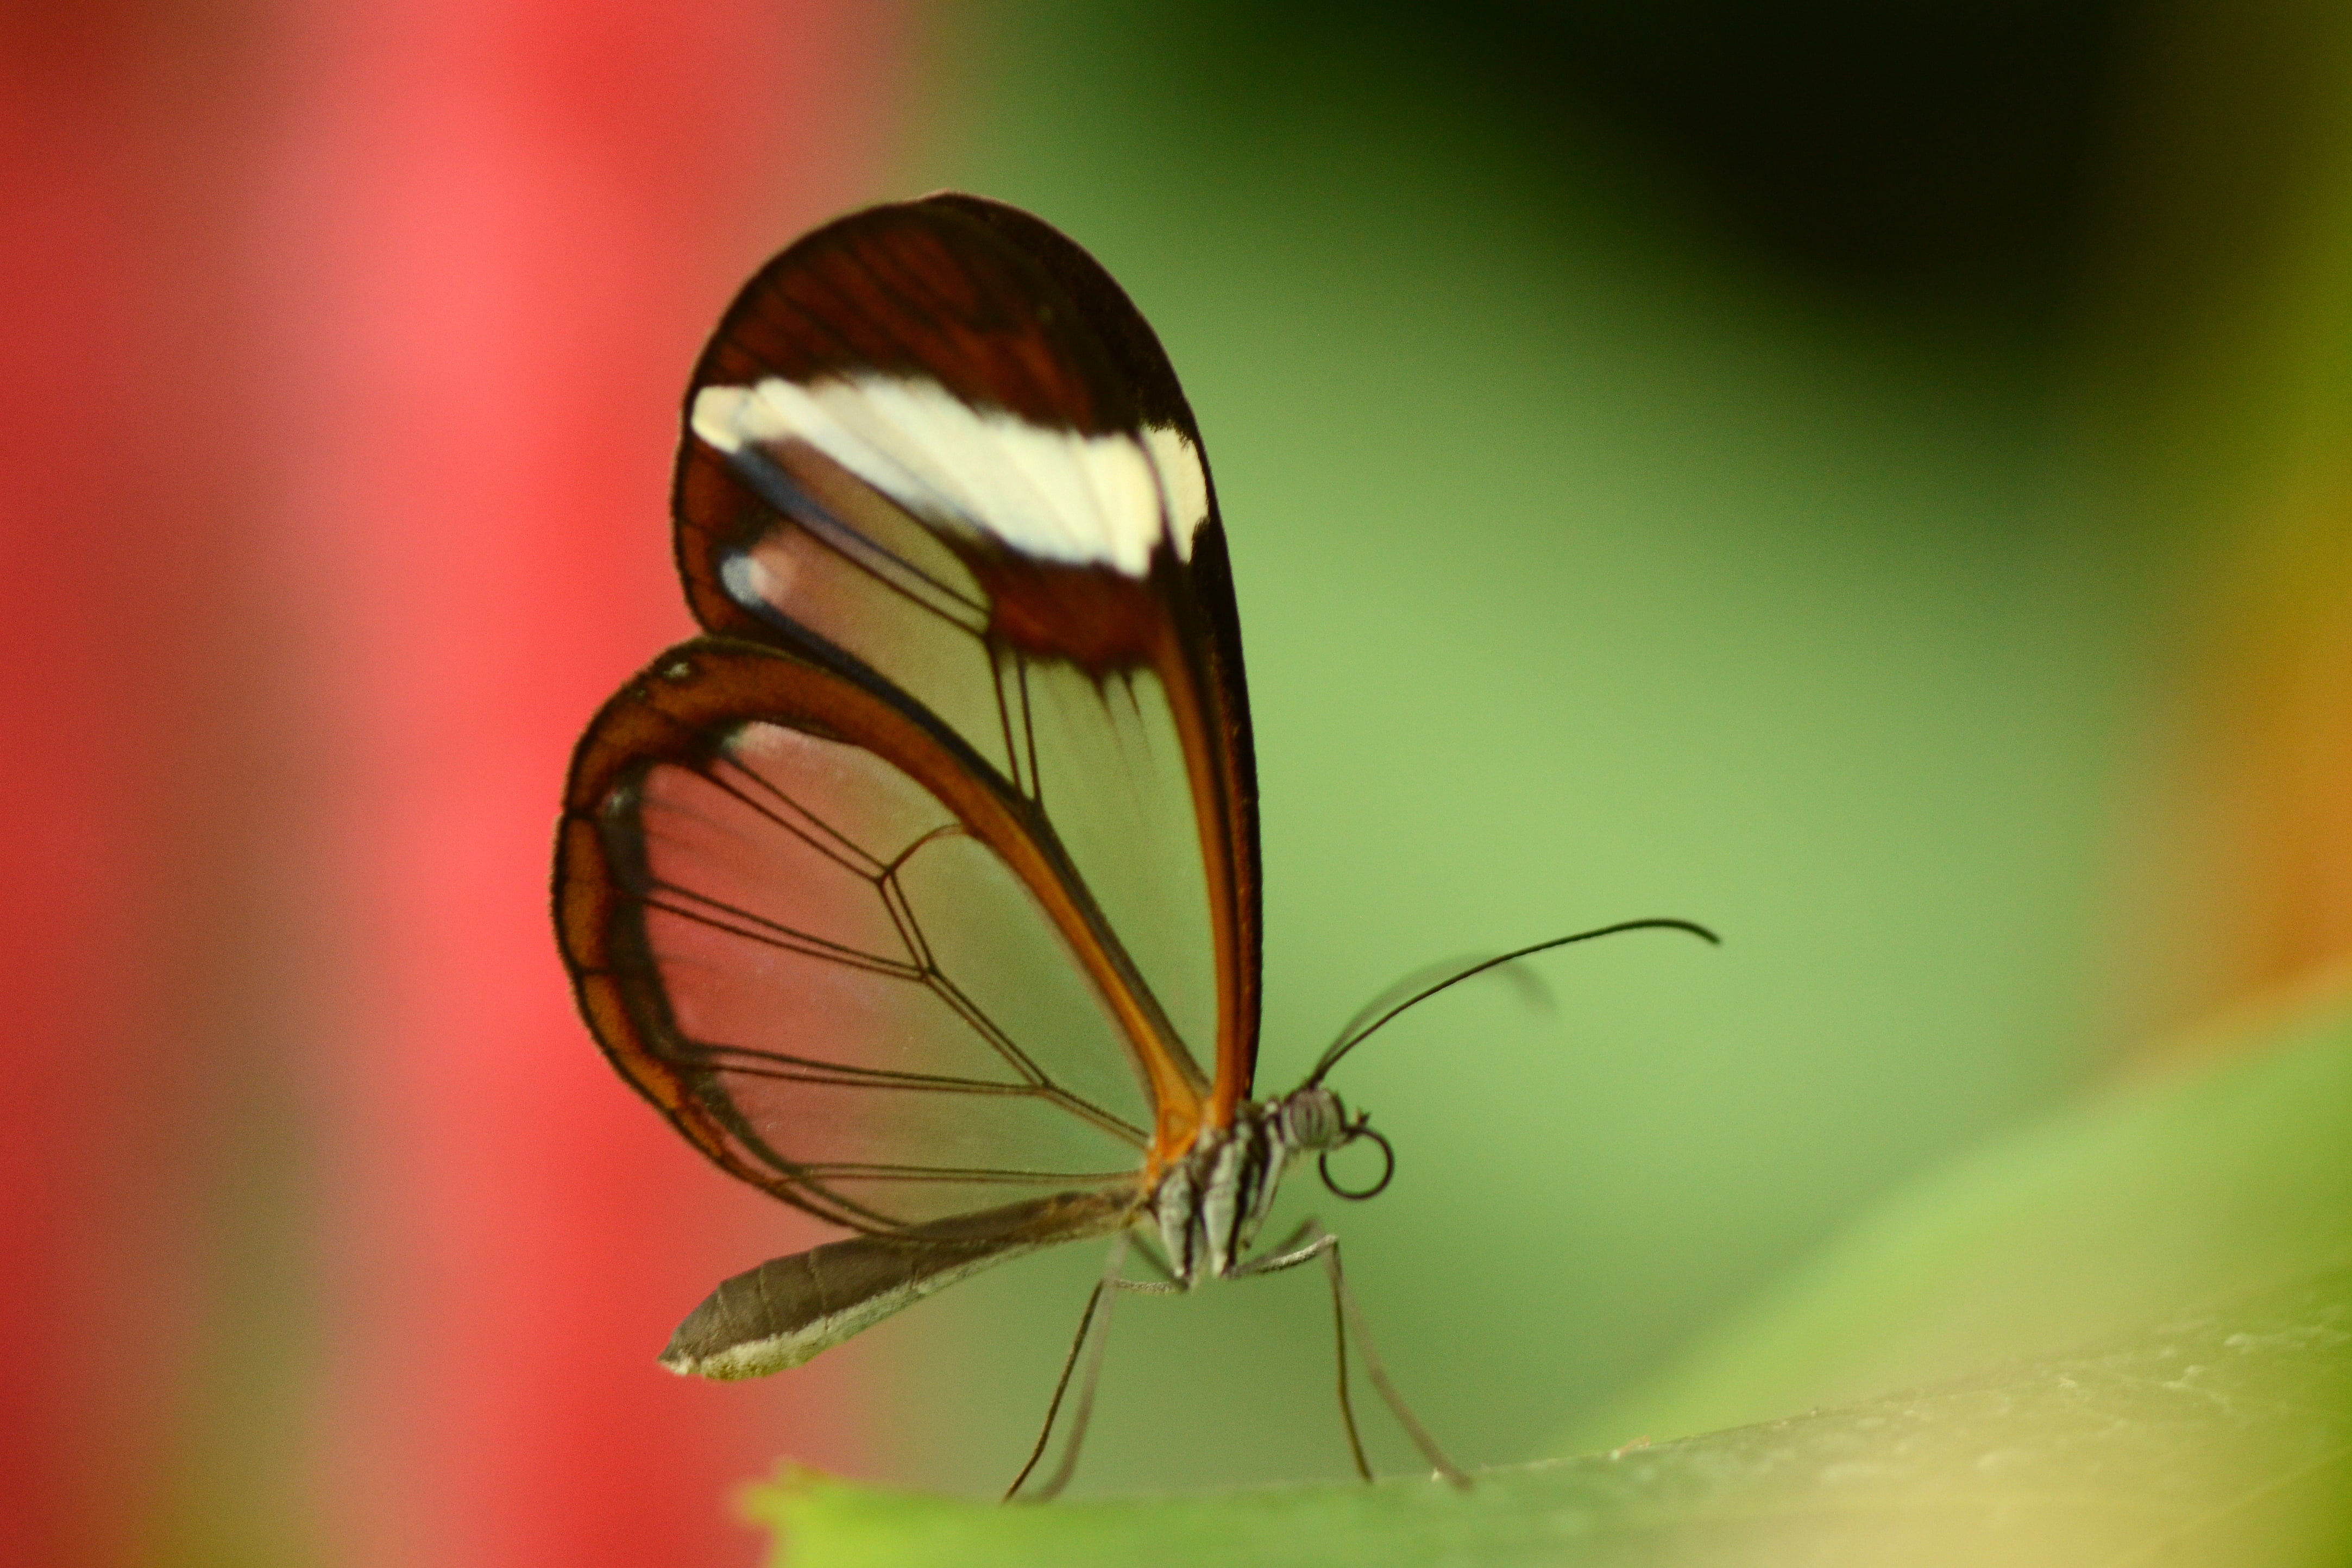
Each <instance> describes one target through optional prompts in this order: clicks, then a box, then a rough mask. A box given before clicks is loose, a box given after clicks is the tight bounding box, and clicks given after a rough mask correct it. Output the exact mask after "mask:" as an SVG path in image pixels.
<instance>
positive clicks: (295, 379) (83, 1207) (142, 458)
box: [0, 0, 903, 1565]
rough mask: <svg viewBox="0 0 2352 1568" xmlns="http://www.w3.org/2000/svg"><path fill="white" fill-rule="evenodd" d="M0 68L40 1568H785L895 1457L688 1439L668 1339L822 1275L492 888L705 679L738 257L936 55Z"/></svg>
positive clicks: (97, 19) (28, 1290)
mask: <svg viewBox="0 0 2352 1568" xmlns="http://www.w3.org/2000/svg"><path fill="white" fill-rule="evenodd" d="M0 29H5V40H4V43H5V47H0V70H5V79H0V127H5V130H0V180H5V210H6V212H7V213H8V214H9V220H8V225H7V226H8V231H9V235H10V238H9V241H8V243H7V244H6V246H5V247H0V278H4V279H5V283H0V291H4V292H5V298H6V302H7V303H6V309H7V314H8V320H9V325H8V330H7V334H6V338H5V350H0V356H5V358H0V364H4V365H5V371H0V398H5V419H0V424H5V428H6V429H7V431H8V433H9V445H10V448H11V450H12V453H13V455H12V456H11V458H10V459H9V461H8V462H7V463H5V465H0V506H5V511H6V514H7V516H8V517H10V519H11V526H10V527H9V528H8V529H7V530H6V534H5V549H6V551H7V558H8V559H7V567H6V570H7V573H8V576H9V579H10V581H11V584H12V588H13V589H16V591H12V592H11V594H10V596H9V603H10V614H9V615H8V616H7V617H5V619H0V638H5V650H6V653H7V655H8V664H9V667H10V668H12V669H13V670H15V671H16V672H17V677H16V689H15V690H14V691H13V692H12V693H11V694H10V696H9V698H8V701H7V702H6V704H5V707H0V724H5V732H0V733H5V742H0V744H5V754H6V755H7V756H8V757H9V758H12V759H15V765H14V766H12V767H10V768H7V769H6V770H5V785H0V789H5V790H6V792H7V804H8V809H9V810H10V812H11V814H12V816H13V819H14V820H15V821H17V822H19V823H20V824H24V831H20V832H18V833H16V834H13V835H11V837H10V841H9V845H8V849H7V851H6V853H7V855H8V857H9V861H10V864H9V868H8V878H9V881H10V883H11V884H12V886H13V887H14V888H15V889H16V892H17V893H18V894H19V896H16V897H14V898H11V899H9V900H8V901H7V902H6V903H5V905H0V911H5V914H0V918H5V922H6V936H5V942H6V947H7V951H8V952H9V953H10V954H11V955H12V963H11V969H12V972H13V974H14V977H15V985H14V988H13V989H14V1001H13V1004H12V1008H11V1011H12V1014H13V1018H12V1029H13V1030H14V1032H15V1034H16V1040H17V1041H18V1048H17V1049H16V1050H15V1051H12V1053H11V1058H10V1061H11V1074H12V1080H13V1082H14V1085H15V1091H16V1105H17V1106H18V1107H19V1115H18V1117H17V1118H16V1127H15V1129H14V1131H13V1132H12V1134H11V1135H10V1136H9V1137H8V1138H7V1139H6V1140H5V1143H0V1151H5V1152H0V1161H5V1166H0V1169H5V1181H6V1184H7V1190H8V1192H9V1194H10V1207H11V1210H12V1213H11V1216H10V1220H9V1223H8V1226H7V1228H6V1229H5V1233H0V1234H5V1243H0V1245H5V1249H6V1258H5V1277H6V1278H7V1280H8V1281H10V1288H9V1290H8V1291H6V1292H5V1297H0V1302H5V1304H4V1305H0V1313H5V1323H6V1339H7V1343H9V1345H10V1346H11V1347H12V1351H11V1354H9V1355H8V1357H7V1358H6V1370H5V1372H4V1373H0V1377H4V1378H5V1380H6V1384H7V1386H6V1387H5V1392H0V1405H4V1406H5V1408H6V1409H7V1410H8V1411H9V1413H10V1414H9V1416H8V1417H7V1419H6V1421H5V1435H0V1443H5V1464H0V1477H5V1479H0V1493H5V1496H0V1521H5V1522H0V1533H5V1537H6V1538H7V1539H6V1541H5V1544H0V1557H5V1558H6V1560H7V1561H9V1562H12V1563H42V1564H56V1565H68V1564H75V1563H120V1562H123V1561H126V1560H136V1559H139V1558H142V1557H143V1558H151V1559H156V1558H160V1559H168V1560H172V1561H181V1562H203V1561H221V1562H239V1563H266V1562H271V1561H294V1560H312V1559H317V1558H325V1559H329V1560H333V1561H338V1562H343V1563H426V1562H437V1563H497V1562H518V1563H519V1562H564V1563H577V1564H590V1563H646V1562H652V1561H664V1562H721V1561H729V1560H733V1561H744V1560H748V1559H749V1557H750V1556H751V1552H752V1550H753V1545H754V1542H753V1538H752V1537H751V1535H750V1534H749V1533H748V1532H746V1531H743V1529H742V1527H740V1525H737V1524H735V1523H733V1522H732V1521H729V1520H728V1519H726V1518H725V1517H724V1515H723V1514H722V1513H721V1512H720V1511H719V1508H718V1507H717V1506H715V1500H718V1499H720V1498H723V1497H724V1496H725V1495H726V1493H727V1490H728V1488H729V1487H730V1485H732V1484H733V1483H736V1482H738V1481H740V1479H743V1478H746V1477H750V1476H752V1475H756V1474H758V1473H761V1471H762V1470H764V1469H766V1467H767V1466H768V1465H769V1463H770V1462H771V1460H772V1456H773V1455H774V1454H775V1453H776V1452H778V1451H780V1449H782V1448H793V1449H794V1450H796V1451H801V1452H808V1453H813V1454H820V1455H822V1454H826V1453H828V1452H830V1453H832V1454H834V1455H835V1456H837V1457H838V1458H841V1459H844V1460H847V1459H851V1458H854V1455H855V1453H856V1445H857V1443H858V1441H859V1437H858V1433H857V1430H856V1418H855V1414H854V1411H853V1410H852V1409H851V1408H850V1406H849V1405H848V1402H847V1401H845V1399H843V1398H842V1397H841V1396H840V1391H839V1390H837V1389H835V1388H833V1387H832V1386H831V1385H830V1384H829V1381H828V1379H827V1377H826V1376H824V1375H818V1376H816V1377H814V1378H810V1379H801V1380H794V1382H795V1386H793V1387H790V1388H786V1387H782V1386H779V1387H778V1388H777V1389H775V1390H774V1391H773V1393H772V1395H765V1396H761V1397H757V1398H751V1399H739V1400H730V1401H726V1402H724V1408H723V1409H721V1408H719V1407H717V1406H713V1405H712V1404H711V1403H710V1402H708V1401H695V1400H693V1399H691V1398H690V1397H688V1396H690V1395H691V1394H692V1393H694V1392H695V1390H693V1389H691V1388H688V1386H687V1385H683V1384H679V1383H677V1381H676V1380H674V1379H672V1378H671V1377H669V1376H668V1375H667V1374H665V1373H663V1372H662V1371H660V1370H659V1369H658V1368H657V1367H656V1366H655V1364H653V1362H652V1360H651V1353H652V1352H653V1350H654V1349H656V1344H655V1343H650V1342H649V1339H648V1327H647V1325H648V1324H656V1325H657V1324H660V1323H663V1322H668V1321H670V1320H672V1319H674V1318H675V1317H677V1315H678V1314H679V1313H680V1312H682V1311H683V1309H684V1308H685V1307H687V1306H690V1305H691V1304H692V1302H693V1301H694V1300H695V1299H697V1298H698V1296H699V1294H700V1293H701V1292H702V1291H705V1290H707V1289H708V1287H709V1284H710V1282H711V1281H712V1280H713V1279H716V1278H718V1277H719V1275H721V1274H723V1273H725V1272H727V1271H729V1270H730V1269H732V1268H734V1267H738V1266H740V1259H741V1258H743V1257H747V1256H751V1255H753V1254H755V1253H757V1254H760V1255H765V1253H766V1252H767V1251H772V1250H775V1249H778V1244H779V1243H783V1244H787V1245H789V1244H792V1243H793V1238H794V1233H793V1222H792V1221H791V1220H790V1218H787V1217H785V1216H784V1215H783V1214H782V1212H781V1211H780V1210H779V1209H778V1208H777V1207H776V1206H774V1205H772V1204H769V1203H764V1202H760V1201H757V1200H756V1197H755V1195H751V1194H749V1193H745V1194H741V1195H738V1194H734V1193H729V1192H725V1191H723V1190H720V1189H721V1188H723V1186H725V1185H727V1184H720V1183H713V1182H712V1181H710V1180H709V1173H708V1172H707V1170H706V1169H705V1168H703V1167H702V1166H701V1162H699V1161H698V1159H696V1158H695V1157H694V1156H693V1155H691V1154H690V1153H689V1152H688V1151H686V1150H684V1149H683V1148H682V1147H681V1146H680V1145H678V1144H677V1141H676V1140H675V1139H674V1138H673V1136H672V1135H671V1134H670V1133H669V1132H668V1131H667V1128H666V1127H664V1126H663V1125H662V1124H661V1123H660V1121H659V1119H658V1118H656V1117H654V1116H650V1115H648V1114H646V1113H645V1110H644V1108H643V1107H641V1106H639V1105H638V1104H636V1103H635V1102H634V1100H633V1099H632V1098H631V1097H630V1096H628V1095H626V1094H625V1093H616V1092H614V1082H613V1080H612V1078H611V1075H610V1073H609V1071H608V1070H607V1069H606V1068H605V1067H604V1064H603V1063H602V1062H601V1061H599V1060H598V1059H597V1058H596V1055H595V1053H594V1052H593V1051H589V1050H587V1049H585V1048H584V1046H583V1040H582V1034H581V1030H580V1027H579V1025H578V1023H577V1021H576V1020H575V1019H574V1018H573V1017H572V1013H571V1010H570V1006H569V1000H568V997H567V993H566V990H565V988H564V986H563V984H562V975H561V971H560V968H559V967H558V966H557V964H556V961H555V957H554V955H553V953H552V951H551V946H550V940H549V936H548V933H547V929H546V921H545V917H544V912H543V911H542V910H541V909H540V908H537V907H534V906H533V905H532V904H530V903H529V902H527V901H517V900H515V899H513V898H512V897H510V896H509V895H507V894H505V893H504V892H503V891H501V890H504V889H508V888H511V887H513V886H516V885H524V886H528V885H530V883H532V882H534V881H541V882H543V880H544V877H545V874H546V873H545V864H546V859H547V853H548V843H549V834H550V832H551V822H552V815H551V813H552V810H553V802H554V794H553V790H554V788H555V785H554V781H555V780H556V779H559V778H560V777H561V775H562V768H563V765H564V760H565V758H566V755H567V753H568V750H569V747H570V746H571V744H572V739H573V737H575V736H576V734H577V732H578V729H579V727H580V726H581V724H582V722H583V719H584V717H585V716H587V715H588V714H590V713H591V712H592V711H593V709H594V706H595V705H596V704H597V703H598V702H599V701H601V700H602V698H603V697H604V695H606V694H607V692H608V691H609V690H610V689H611V688H612V687H613V686H614V685H615V684H616V683H617V682H618V680H619V679H620V678H621V677H622V676H623V675H624V674H626V673H627V671H628V670H629V669H631V668H632V667H634V666H635V664H637V663H639V662H641V661H642V660H643V659H645V658H646V657H647V656H648V655H649V654H650V653H652V652H653V651H654V650H656V648H658V647H659V646H661V645H662V644H663V643H665V642H667V641H669V640H672V639H674V638H675V637H677V636H678V635H681V634H683V633H684V632H685V631H686V630H687V622H686V619H685V616H684V612H683V611H682V609H681V607H680V605H679V602H678V599H677V591H676V589H675V587H674V585H673V580H672V579H671V575H670V572H669V570H668V566H667V553H668V550H667V538H666V532H667V530H666V526H665V517H666V513H665V504H666V488H667V464H668V455H669V448H670V446H671V444H672V442H673V441H674V439H675V435H674V433H675V428H676V417H677V413H676V407H675V404H676V401H677V387H678V386H679V384H681V377H682V376H683V374H684V369H685V367H686V366H687V365H688V364H689V363H690V362H691V360H692V356H693V354H694V353H695V351H696V350H697V347H698V343H699V340H700V339H701V337H702V336H703V334H704V333H705V332H706V331H707V330H708V328H709V322H710V321H711V320H712V319H715V316H716V313H717V310H718V308H719V306H720V305H721V304H723V302H724V300H725V298H726V296H727V294H728V293H729V292H730V289H731V288H732V287H733V285H734V284H735V283H736V282H737V281H738V280H739V278H740V275H741V273H742V272H743V270H744V268H745V266H746V261H745V258H746V257H747V256H758V255H761V254H764V253H765V251H766V250H768V249H770V248H772V247H773V246H776V245H778V244H780V243H782V240H784V239H785V238H788V237H790V235H792V234H793V232H795V231H797V230H798V229H800V228H802V227H804V226H806V225H808V224H810V223H813V222H814V221H816V220H818V219H820V218H822V217H824V216H825V215H827V214H830V213H832V212H834V211H836V210H838V209H840V208H842V207H843V206H845V205H849V204H854V203H856V201H858V200H861V199H865V198H866V197H867V196H869V195H870V193H871V191H870V186H871V183H872V182H873V181H874V180H875V179H876V178H877V172H876V171H877V163H878V161H879V159H880V157H881V155H882V152H883V137H884V133H885V131H886V128H887V124H888V110H889V107H890V105H891V103H892V101H893V96H894V94H895V93H897V92H898V91H899V90H900V87H899V81H900V77H901V74H902V69H903V68H902V63H901V58H900V56H901V54H902V53H903V50H902V47H901V42H900V29H899V26H898V20H897V18H896V16H895V15H894V13H893V12H892V10H891V9H890V8H889V7H887V6H877V5H871V4H866V3H851V0H795V3H793V4H786V5H769V4H752V3H743V4H729V5H708V6H698V7H689V8H685V9H682V10H673V9H671V8H667V7H646V6H638V5H622V4H579V3H576V0H565V3H562V4H551V3H547V0H476V3H473V4H468V5H448V4H441V3H436V0H390V3H388V4H370V5H353V4H334V3H329V4H312V5H301V6H278V7H247V6H238V5H211V4H206V3H205V0H197V3H195V4H193V5H178V6H172V7H162V8H158V7H152V6H142V5H104V4H101V5H74V6H70V7H68V6H62V5H59V6H45V7H44V6H35V7H31V8H29V9H28V8H26V7H21V6H18V7H11V8H9V10H8V12H7V15H6V18H5V21H0ZM35 584H37V585H38V588H37V591H26V590H27V589H28V588H29V587H30V585H35ZM26 894H29V896H26ZM289 1194H294V1195H299V1200H298V1201H297V1202H295V1203H293V1204H291V1205H289V1203H288V1201H287V1197H288V1195H289ZM289 1212H290V1213H291V1214H292V1215H293V1216H294V1217H295V1218H288V1216H289ZM289 1226H296V1227H299V1228H300V1230H301V1232H302V1233H301V1234H299V1235H296V1234H288V1233H287V1231H288V1228H289ZM320 1255H323V1256H324V1257H326V1258H327V1259H328V1260H330V1262H331V1267H330V1268H328V1269H327V1270H323V1271H322V1270H317V1269H315V1268H311V1267H307V1266H305V1267H298V1266H297V1265H296V1263H295V1261H294V1260H296V1259H298V1258H301V1257H306V1256H307V1257H311V1258H315V1257H318V1256H320ZM722 1259H725V1260H726V1261H722ZM320 1280H323V1281H324V1283H323V1284H320V1283H319V1282H318V1281H320ZM582 1282H585V1283H584V1285H583V1283H582ZM559 1289H560V1290H562V1297H561V1299H558V1298H557V1297H556V1296H555V1295H554V1293H553V1292H554V1291H557V1290H559ZM240 1301H241V1302H244V1303H247V1304H246V1305H244V1306H241V1307H239V1308H237V1309H236V1321H225V1320H226V1312H227V1307H228V1303H231V1302H240ZM256 1301H260V1302H267V1303H269V1304H270V1312H269V1313H268V1321H255V1317H256V1315H255V1313H254V1312H253V1309H252V1306H251V1303H253V1302H256ZM653 1338H654V1339H656V1340H657V1339H658V1334H657V1333H656V1334H654V1335H653ZM192 1413H201V1414H200V1415H192ZM199 1422H201V1425H199V1424H198V1423H199ZM265 1447H266V1448H268V1451H263V1449H264V1448H265Z"/></svg>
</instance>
